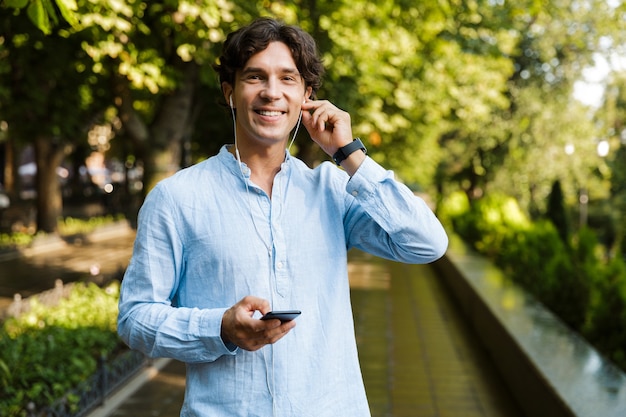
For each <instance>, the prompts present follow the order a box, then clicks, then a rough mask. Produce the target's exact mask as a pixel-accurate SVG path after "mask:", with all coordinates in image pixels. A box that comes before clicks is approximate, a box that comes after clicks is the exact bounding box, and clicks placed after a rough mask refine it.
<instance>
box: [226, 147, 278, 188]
mask: <svg viewBox="0 0 626 417" xmlns="http://www.w3.org/2000/svg"><path fill="white" fill-rule="evenodd" d="M234 152H235V149H234V147H232V148H231V153H233V154H234ZM239 154H240V156H241V161H242V162H244V163H245V164H246V165H247V166H248V168H250V171H251V176H250V180H251V181H252V182H254V183H255V184H256V185H258V186H259V187H261V188H262V189H263V190H264V191H265V192H266V193H267V195H269V196H270V197H271V196H272V185H273V184H274V177H276V174H278V172H280V169H281V165H282V163H283V162H284V161H285V144H284V143H281V144H280V145H278V144H277V145H275V146H272V147H264V148H258V149H247V148H246V149H241V148H240V149H239Z"/></svg>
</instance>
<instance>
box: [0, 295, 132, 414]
mask: <svg viewBox="0 0 626 417" xmlns="http://www.w3.org/2000/svg"><path fill="white" fill-rule="evenodd" d="M118 299H119V283H113V284H110V285H109V286H107V287H105V288H99V287H98V286H96V285H94V284H75V285H74V287H73V289H72V291H71V294H70V296H69V297H68V298H67V299H63V300H61V302H60V303H59V304H58V305H57V306H55V307H45V306H43V305H42V304H40V303H39V302H37V301H36V300H33V301H31V310H30V311H29V312H28V313H25V314H23V315H22V316H20V317H18V318H12V319H9V320H7V321H6V322H5V323H4V325H3V327H2V329H0V389H1V392H0V394H1V395H0V415H1V416H5V417H17V416H25V415H26V411H25V408H26V405H27V404H28V403H29V402H33V403H34V404H35V405H36V407H37V408H41V407H44V406H46V405H49V404H51V403H52V402H53V401H54V400H56V399H58V398H61V397H63V396H64V395H65V394H66V393H67V392H68V391H69V390H70V389H72V388H73V387H75V386H76V385H77V384H78V383H79V382H81V381H83V380H85V379H87V378H88V377H89V376H91V375H92V374H93V373H94V372H95V371H96V368H97V362H98V359H99V358H100V357H101V356H110V355H111V354H112V353H113V352H114V351H115V350H116V349H119V348H120V347H121V346H122V344H121V342H120V340H119V338H118V336H117V334H116V318H117V302H118Z"/></svg>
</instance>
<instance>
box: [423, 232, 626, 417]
mask: <svg viewBox="0 0 626 417" xmlns="http://www.w3.org/2000/svg"><path fill="white" fill-rule="evenodd" d="M434 266H435V267H436V268H437V269H438V270H439V271H440V272H441V274H440V276H441V279H444V281H445V283H446V285H447V286H448V287H449V289H450V290H451V292H452V294H453V296H454V297H455V298H456V300H457V301H458V302H459V304H460V307H461V309H462V310H463V312H464V313H465V315H466V317H467V320H468V322H469V323H470V325H471V326H472V327H473V329H474V330H475V331H476V333H477V334H478V336H479V338H480V339H481V340H482V342H483V344H484V346H485V348H486V349H487V350H488V351H489V353H490V355H491V357H492V359H493V360H494V362H495V363H496V365H497V367H498V368H499V369H500V372H501V373H502V376H503V377H504V379H505V380H506V382H507V384H508V385H509V388H510V390H511V391H512V393H513V395H514V396H515V397H516V399H517V401H518V402H519V405H520V406H521V408H522V409H523V410H524V412H525V414H526V415H527V416H529V417H543V416H545V417H561V416H567V417H572V416H576V417H625V416H626V374H624V372H622V371H621V370H620V369H619V368H618V367H617V366H615V365H614V364H613V363H611V362H610V361H608V360H606V359H605V358H604V357H602V356H601V355H600V354H599V353H598V352H597V351H596V350H595V349H593V348H592V347H591V346H590V345H589V343H587V342H586V341H585V340H584V339H582V338H581V337H580V335H578V334H577V333H575V332H573V331H571V330H570V329H569V328H568V327H567V326H565V325H564V324H563V322H561V321H560V320H559V319H558V318H557V317H555V316H554V315H553V314H552V313H551V312H550V311H548V310H547V309H546V308H544V307H543V305H541V304H540V303H538V302H537V301H536V300H535V299H534V298H533V297H532V296H530V295H529V294H527V293H526V292H524V291H523V290H522V289H521V288H519V287H518V286H516V285H515V284H513V283H512V282H511V281H510V280H508V279H507V278H506V277H504V275H503V273H502V272H501V271H500V270H499V269H497V268H496V267H495V266H493V265H492V264H491V263H490V262H489V261H488V260H486V259H485V258H484V257H482V256H480V255H477V254H475V253H473V252H471V251H470V250H468V249H467V248H466V247H465V246H464V245H463V243H462V242H460V241H459V240H458V239H457V238H456V237H452V238H451V242H450V247H449V250H448V252H447V254H446V256H444V258H442V259H440V260H439V261H437V262H435V263H434Z"/></svg>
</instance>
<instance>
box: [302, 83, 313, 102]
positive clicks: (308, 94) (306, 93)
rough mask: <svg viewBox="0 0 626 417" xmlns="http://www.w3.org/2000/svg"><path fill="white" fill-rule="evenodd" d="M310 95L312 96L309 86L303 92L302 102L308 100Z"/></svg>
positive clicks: (311, 89) (311, 88)
mask: <svg viewBox="0 0 626 417" xmlns="http://www.w3.org/2000/svg"><path fill="white" fill-rule="evenodd" d="M312 94H313V87H310V86H309V87H307V88H306V90H305V91H304V101H306V100H310V99H311V95H312Z"/></svg>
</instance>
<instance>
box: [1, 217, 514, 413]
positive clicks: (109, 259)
mask: <svg viewBox="0 0 626 417" xmlns="http://www.w3.org/2000/svg"><path fill="white" fill-rule="evenodd" d="M133 239H134V233H133V232H132V231H131V230H130V229H128V228H124V227H121V228H118V229H117V230H110V231H109V233H107V232H106V231H105V233H100V234H96V235H94V236H90V238H89V239H88V240H84V241H80V242H74V244H69V245H68V244H64V243H62V244H51V245H48V246H44V247H41V248H40V249H38V250H37V251H32V252H31V253H30V254H27V256H23V257H20V258H17V259H16V258H11V257H5V258H4V259H0V301H1V300H4V301H5V302H8V301H9V300H10V299H11V297H12V295H13V294H14V293H15V292H21V293H22V294H23V295H24V296H27V295H30V294H32V293H34V292H39V291H42V290H45V289H49V288H51V287H52V286H53V285H54V280H55V279H57V278H64V279H65V280H66V281H68V280H69V279H68V277H69V278H70V279H80V278H81V277H85V276H87V275H89V274H90V273H92V272H93V271H96V270H97V271H98V272H99V273H101V274H104V275H110V274H112V273H116V272H117V271H119V269H120V268H121V269H123V268H125V266H126V264H127V262H128V259H129V258H130V255H131V252H132V241H133ZM349 266H350V279H351V286H352V300H353V310H354V315H355V325H356V335H357V342H358V344H359V352H360V359H361V364H362V369H363V377H364V380H365V387H366V390H367V394H368V398H369V401H370V408H371V410H372V416H373V417H405V416H406V417H409V416H410V417H448V416H450V417H522V415H521V413H520V412H519V410H518V409H517V408H516V406H515V405H514V403H513V400H512V399H511V396H510V394H509V393H508V392H507V391H506V389H505V388H504V384H503V382H502V380H501V379H500V377H499V376H498V375H497V373H496V372H495V370H494V368H493V365H492V364H491V363H490V362H489V360H488V358H487V356H486V354H485V351H484V350H482V348H481V346H480V345H479V344H478V342H477V340H476V338H475V336H474V335H473V334H472V332H471V330H470V329H468V327H467V325H466V323H465V322H464V321H463V317H462V316H461V315H460V314H459V312H458V311H457V309H456V307H455V305H454V303H453V302H452V301H451V300H450V298H449V296H448V295H447V293H446V290H445V288H443V287H442V284H441V281H440V280H439V279H438V278H437V276H435V272H434V269H433V268H431V267H430V266H427V265H421V266H415V265H403V264H398V263H394V262H388V261H383V260H380V259H377V258H373V257H370V256H368V255H365V254H361V253H355V254H353V255H352V256H351V260H350V265H349ZM16 286H18V287H20V288H19V289H18V288H15V287H16ZM184 386H185V379H184V365H183V364H181V363H179V362H176V361H168V360H158V361H155V362H154V366H153V367H150V368H148V369H146V370H145V371H144V372H142V373H141V374H140V375H138V376H137V378H135V379H134V380H133V381H131V382H130V383H129V384H128V385H126V386H125V387H124V388H122V389H121V390H120V391H119V392H118V393H117V395H116V396H114V397H113V398H111V399H108V400H107V401H106V402H105V404H104V406H102V407H100V408H98V409H97V410H95V411H94V412H93V413H91V415H90V416H89V417H127V416H128V417H131V416H132V417H159V416H168V417H174V416H178V415H179V412H180V405H181V403H182V400H183V392H184Z"/></svg>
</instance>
